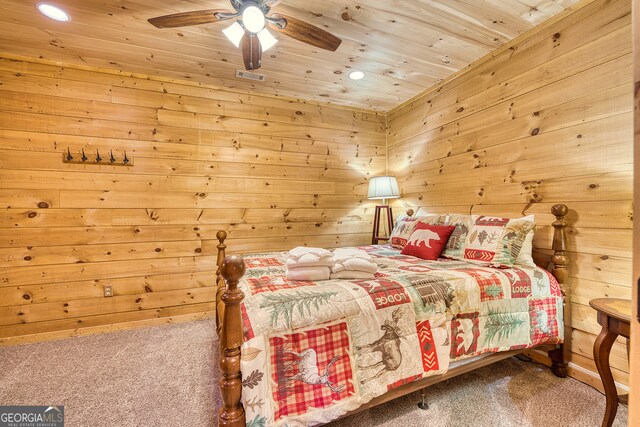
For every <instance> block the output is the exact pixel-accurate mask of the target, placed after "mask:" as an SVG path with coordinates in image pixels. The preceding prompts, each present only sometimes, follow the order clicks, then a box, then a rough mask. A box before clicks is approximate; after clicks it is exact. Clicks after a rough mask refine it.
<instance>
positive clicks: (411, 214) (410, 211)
mask: <svg viewBox="0 0 640 427" xmlns="http://www.w3.org/2000/svg"><path fill="white" fill-rule="evenodd" d="M414 213H415V212H413V209H407V216H413V214H414Z"/></svg>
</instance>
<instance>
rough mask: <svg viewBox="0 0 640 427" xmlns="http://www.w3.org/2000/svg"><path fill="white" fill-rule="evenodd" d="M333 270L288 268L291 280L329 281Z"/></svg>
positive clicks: (288, 275)
mask: <svg viewBox="0 0 640 427" xmlns="http://www.w3.org/2000/svg"><path fill="white" fill-rule="evenodd" d="M330 273H331V269H330V268H329V267H300V268H287V279H289V280H313V281H316V280H329V275H330Z"/></svg>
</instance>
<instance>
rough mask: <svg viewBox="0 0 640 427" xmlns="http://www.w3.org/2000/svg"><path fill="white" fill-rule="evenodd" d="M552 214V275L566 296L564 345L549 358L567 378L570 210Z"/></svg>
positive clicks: (564, 208)
mask: <svg viewBox="0 0 640 427" xmlns="http://www.w3.org/2000/svg"><path fill="white" fill-rule="evenodd" d="M551 213H552V214H553V215H554V216H555V217H556V220H555V221H554V222H553V224H552V225H553V246H552V249H553V257H552V258H551V262H552V263H553V270H552V274H553V276H554V277H555V278H556V279H557V280H558V283H559V284H560V289H561V290H562V295H563V296H564V303H563V309H564V310H563V312H564V313H563V314H564V316H563V318H564V344H560V345H559V346H558V348H556V349H554V350H551V351H549V358H550V359H551V371H552V372H553V373H554V374H555V375H556V376H558V377H561V378H565V377H566V376H567V367H568V365H569V360H570V359H571V323H570V322H571V301H570V298H571V296H570V295H569V292H568V288H567V275H568V273H567V264H569V258H568V256H567V235H566V233H565V228H566V227H567V224H566V223H565V222H564V217H565V216H566V215H567V213H569V208H567V206H566V205H562V204H558V205H554V206H553V207H552V208H551ZM558 326H559V325H558Z"/></svg>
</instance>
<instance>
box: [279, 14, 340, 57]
mask: <svg viewBox="0 0 640 427" xmlns="http://www.w3.org/2000/svg"><path fill="white" fill-rule="evenodd" d="M269 19H270V20H273V21H277V20H284V21H285V22H286V25H285V26H284V28H283V27H282V26H281V25H280V24H279V23H273V22H269V27H271V28H273V29H274V30H275V31H279V32H281V33H283V34H286V35H287V36H289V37H293V38H294V39H296V40H299V41H301V42H304V43H307V44H310V45H312V46H315V47H319V48H320V49H326V50H330V51H332V52H335V50H336V49H338V46H340V43H342V40H341V39H339V38H338V37H336V36H334V35H333V34H331V33H328V32H326V31H325V30H323V29H321V28H318V27H316V26H315V25H311V24H309V23H307V22H304V21H301V20H299V19H296V18H292V17H290V16H287V15H281V14H278V13H274V14H273V15H271V16H269Z"/></svg>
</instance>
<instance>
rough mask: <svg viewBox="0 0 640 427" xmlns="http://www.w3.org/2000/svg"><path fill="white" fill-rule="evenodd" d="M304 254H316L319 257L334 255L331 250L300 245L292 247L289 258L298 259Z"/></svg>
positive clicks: (288, 254)
mask: <svg viewBox="0 0 640 427" xmlns="http://www.w3.org/2000/svg"><path fill="white" fill-rule="evenodd" d="M304 255H310V256H314V257H316V258H317V259H320V258H322V257H327V256H333V254H332V253H331V251H328V250H326V249H322V248H308V247H306V246H298V247H296V248H293V249H291V250H290V251H289V252H288V253H287V256H286V257H287V259H291V260H294V261H295V260H298V259H299V258H300V257H302V256H304Z"/></svg>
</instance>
